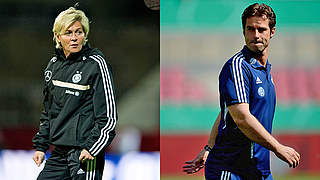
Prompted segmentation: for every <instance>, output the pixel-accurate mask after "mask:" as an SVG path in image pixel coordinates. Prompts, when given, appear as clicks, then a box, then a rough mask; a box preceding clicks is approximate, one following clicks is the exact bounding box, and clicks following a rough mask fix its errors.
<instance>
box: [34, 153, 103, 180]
mask: <svg viewBox="0 0 320 180" xmlns="http://www.w3.org/2000/svg"><path fill="white" fill-rule="evenodd" d="M81 151H82V150H81V149H69V148H59V147H56V148H55V149H54V150H53V152H52V154H51V156H50V158H49V159H48V160H47V161H46V164H45V166H44V168H43V170H42V171H41V172H40V174H39V176H38V178H37V180H101V179H102V174H103V168H104V161H105V157H104V152H102V153H99V154H98V156H96V157H95V158H94V160H88V161H85V162H83V163H80V161H79V156H80V153H81Z"/></svg>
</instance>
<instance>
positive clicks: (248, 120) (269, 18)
mask: <svg viewBox="0 0 320 180" xmlns="http://www.w3.org/2000/svg"><path fill="white" fill-rule="evenodd" d="M275 24H276V16H275V13H274V11H273V10H272V8H271V7H269V6H267V5H265V4H258V3H255V4H252V5H250V6H249V7H247V8H246V9H245V10H244V12H243V14H242V26H243V35H244V37H245V42H246V45H245V46H244V48H243V49H242V50H241V51H240V52H239V53H237V54H236V55H234V56H233V57H232V58H231V59H229V60H228V61H227V62H226V63H225V65H224V66H223V68H222V70H221V73H220V75H219V93H220V108H221V112H220V113H219V115H218V117H217V119H216V121H215V123H214V125H213V127H212V130H211V133H210V137H209V140H208V144H207V145H206V146H205V148H204V149H203V150H202V151H201V152H200V153H199V155H198V156H197V157H196V158H195V159H194V160H192V161H187V162H186V163H187V165H185V166H184V167H183V168H184V171H185V172H187V173H188V174H191V173H195V172H197V171H199V170H200V169H201V168H202V167H203V166H204V164H205V177H206V179H207V180H215V179H232V180H235V179H237V180H247V179H254V180H257V179H259V180H260V179H262V180H264V179H266V180H272V179H273V178H272V175H271V172H270V153H269V150H271V151H273V152H274V153H275V154H276V156H277V157H278V158H280V159H281V160H283V161H285V162H287V163H288V164H289V166H290V167H293V168H295V167H297V166H298V164H299V160H300V155H299V153H297V152H296V151H295V150H294V149H293V148H290V147H287V146H284V145H282V144H280V143H279V142H278V141H277V140H276V139H275V138H274V137H273V136H272V135H271V134H270V133H271V130H272V121H273V116H274V110H275V104H276V98H275V89H274V84H273V81H272V77H271V73H270V71H271V65H270V64H269V61H268V50H269V43H270V39H271V38H272V37H273V36H274V34H275Z"/></svg>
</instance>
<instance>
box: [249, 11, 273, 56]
mask: <svg viewBox="0 0 320 180" xmlns="http://www.w3.org/2000/svg"><path fill="white" fill-rule="evenodd" d="M274 32H275V28H272V29H270V27H269V19H268V18H267V17H266V16H262V17H258V16H252V17H249V18H247V20H246V27H245V29H244V30H243V34H244V37H245V41H246V45H247V46H248V48H249V49H250V50H251V51H253V52H255V53H258V54H260V53H262V52H263V51H264V50H265V49H266V48H267V47H268V46H269V43H270V39H271V38H272V37H273V35H274Z"/></svg>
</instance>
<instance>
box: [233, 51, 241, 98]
mask: <svg viewBox="0 0 320 180" xmlns="http://www.w3.org/2000/svg"><path fill="white" fill-rule="evenodd" d="M236 58H237V55H235V56H234V57H233V60H232V71H233V79H234V84H235V88H236V92H237V96H238V101H239V102H240V96H239V89H238V83H237V80H238V79H237V77H236V70H235V68H236V67H235V59H236Z"/></svg>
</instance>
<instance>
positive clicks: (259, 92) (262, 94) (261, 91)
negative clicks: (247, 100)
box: [258, 87, 264, 97]
mask: <svg viewBox="0 0 320 180" xmlns="http://www.w3.org/2000/svg"><path fill="white" fill-rule="evenodd" d="M258 94H259V96H261V97H263V96H264V89H263V87H259V88H258Z"/></svg>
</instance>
